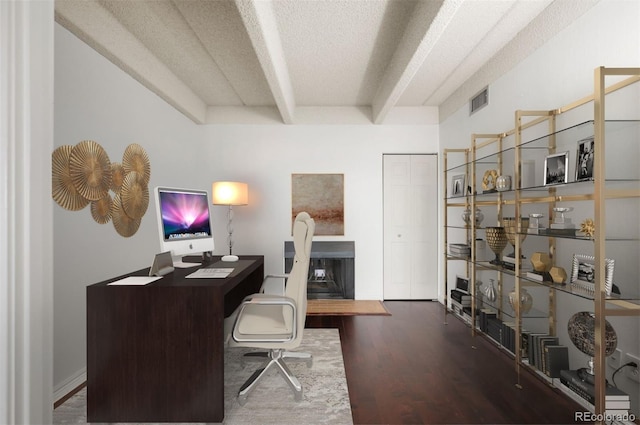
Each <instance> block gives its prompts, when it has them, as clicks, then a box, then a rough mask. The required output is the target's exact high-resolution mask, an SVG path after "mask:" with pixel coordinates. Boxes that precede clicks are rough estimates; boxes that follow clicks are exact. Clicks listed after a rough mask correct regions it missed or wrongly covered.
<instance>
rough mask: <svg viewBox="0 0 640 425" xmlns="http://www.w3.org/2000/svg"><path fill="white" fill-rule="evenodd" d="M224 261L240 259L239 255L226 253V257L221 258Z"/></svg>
mask: <svg viewBox="0 0 640 425" xmlns="http://www.w3.org/2000/svg"><path fill="white" fill-rule="evenodd" d="M221 260H222V261H226V262H228V263H233V262H235V261H238V256H237V255H225V256H224V257H222V258H221Z"/></svg>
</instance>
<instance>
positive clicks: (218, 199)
mask: <svg viewBox="0 0 640 425" xmlns="http://www.w3.org/2000/svg"><path fill="white" fill-rule="evenodd" d="M211 194H212V198H213V205H226V206H228V207H229V211H228V213H227V233H228V235H229V236H228V237H227V245H228V246H229V255H225V256H224V257H222V261H238V256H237V255H233V252H232V251H233V206H234V205H247V204H248V203H249V186H248V185H247V184H246V183H240V182H214V183H213V186H212V189H211Z"/></svg>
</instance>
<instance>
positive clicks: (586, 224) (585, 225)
mask: <svg viewBox="0 0 640 425" xmlns="http://www.w3.org/2000/svg"><path fill="white" fill-rule="evenodd" d="M580 231H581V232H582V233H584V234H585V235H586V236H587V237H589V238H592V237H593V235H595V233H596V225H595V223H594V222H593V220H592V219H590V218H587V219H586V220H584V221H583V222H582V223H580Z"/></svg>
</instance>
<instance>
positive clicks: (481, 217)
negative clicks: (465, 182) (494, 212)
mask: <svg viewBox="0 0 640 425" xmlns="http://www.w3.org/2000/svg"><path fill="white" fill-rule="evenodd" d="M475 219H476V227H480V223H482V220H484V214H482V211H481V210H480V208H476V215H475Z"/></svg>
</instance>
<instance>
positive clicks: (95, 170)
mask: <svg viewBox="0 0 640 425" xmlns="http://www.w3.org/2000/svg"><path fill="white" fill-rule="evenodd" d="M51 162H52V164H51V165H52V166H51V173H52V176H51V177H52V187H51V196H52V197H53V200H54V201H56V203H57V204H58V205H60V206H61V207H62V208H64V209H67V210H70V211H79V210H81V209H83V208H84V207H86V206H87V205H91V206H90V209H91V216H92V217H93V219H94V220H95V221H96V222H97V223H100V224H105V223H108V222H109V221H111V222H113V226H114V228H115V229H116V232H118V234H119V235H121V236H123V237H130V236H133V235H134V234H135V233H136V232H137V231H138V228H139V227H140V223H141V221H142V217H143V216H144V214H145V213H146V212H147V208H148V207H149V179H150V177H151V164H150V163H149V156H148V155H147V153H146V152H145V150H144V149H143V148H142V146H140V145H138V144H135V143H133V144H131V145H129V146H127V148H126V149H125V151H124V154H123V156H122V163H118V162H111V161H110V160H109V156H108V155H107V153H106V151H105V150H104V149H103V148H102V146H100V145H99V144H98V143H96V142H94V141H93V140H83V141H82V142H80V143H78V144H77V145H75V146H71V145H63V146H60V147H58V148H56V149H55V150H54V151H53V154H52V155H51ZM109 191H111V192H113V195H112V194H111V193H109Z"/></svg>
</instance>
